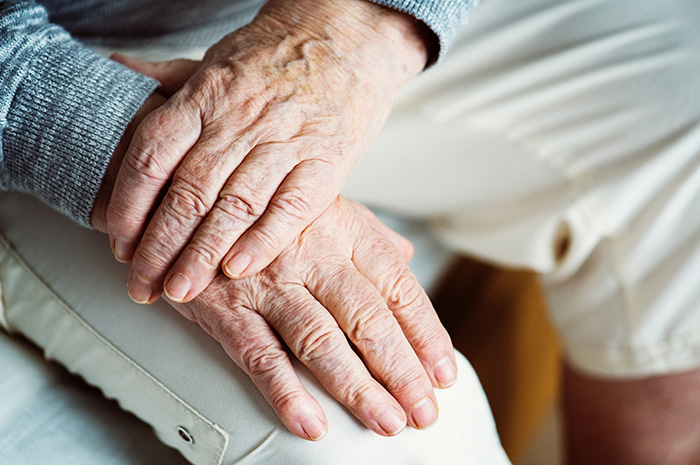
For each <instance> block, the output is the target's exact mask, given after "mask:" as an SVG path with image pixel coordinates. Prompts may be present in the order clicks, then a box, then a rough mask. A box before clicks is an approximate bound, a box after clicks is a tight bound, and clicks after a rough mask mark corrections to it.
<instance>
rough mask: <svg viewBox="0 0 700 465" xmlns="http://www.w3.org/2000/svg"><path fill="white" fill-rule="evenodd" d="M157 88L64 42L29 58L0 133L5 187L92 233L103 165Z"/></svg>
mask: <svg viewBox="0 0 700 465" xmlns="http://www.w3.org/2000/svg"><path fill="white" fill-rule="evenodd" d="M157 85H158V82H157V81H155V80H153V79H150V78H148V77H146V76H143V75H141V74H138V73H136V72H134V71H131V70H130V69H127V68H125V67H124V66H122V65H120V64H118V63H116V62H113V61H112V60H109V59H107V58H104V57H102V56H100V55H98V54H96V53H95V52H93V51H91V50H88V49H87V48H85V47H84V46H82V45H81V44H79V43H77V42H75V41H73V40H72V39H70V38H69V37H67V35H66V38H65V39H63V40H57V41H53V42H50V43H49V44H47V46H46V48H44V49H43V50H42V51H41V52H40V53H39V54H38V55H37V56H35V57H33V58H32V61H31V64H30V67H29V69H28V70H27V73H26V78H25V79H24V80H23V81H22V83H21V84H20V85H19V87H18V88H17V92H16V94H15V96H14V99H13V101H12V104H11V106H10V110H9V113H8V115H7V123H8V124H7V127H6V128H5V131H4V132H3V147H2V149H3V150H2V151H3V158H4V160H3V161H4V165H5V166H4V168H5V170H4V173H3V175H4V176H3V178H4V179H3V184H5V186H6V187H7V188H9V189H13V190H18V191H23V192H28V193H31V194H32V195H34V196H36V197H38V198H40V199H42V200H43V201H45V202H46V203H48V204H49V205H51V206H52V207H54V208H56V209H58V210H59V211H61V212H63V213H65V214H67V215H69V216H70V217H72V218H73V219H74V220H76V221H77V222H79V223H81V224H83V225H85V226H88V227H90V226H91V223H90V215H91V212H92V208H93V205H94V203H95V198H96V196H97V192H98V190H99V188H100V185H101V183H102V178H103V176H104V173H105V170H106V169H107V165H108V163H109V160H110V158H111V156H112V153H113V152H114V149H115V148H116V146H117V144H118V143H119V140H120V139H121V137H122V135H123V133H124V131H125V129H126V127H127V125H128V124H129V122H130V121H131V119H132V118H133V116H134V114H135V113H136V112H137V111H138V109H139V108H140V107H141V105H142V104H143V102H144V101H145V100H146V98H147V97H148V96H149V95H150V94H151V93H152V92H153V91H154V90H155V88H156V87H157Z"/></svg>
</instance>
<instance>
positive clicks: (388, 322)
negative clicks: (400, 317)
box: [348, 304, 396, 345]
mask: <svg viewBox="0 0 700 465" xmlns="http://www.w3.org/2000/svg"><path fill="white" fill-rule="evenodd" d="M395 328H396V320H395V319H394V317H393V315H392V314H391V313H390V312H389V311H387V310H384V309H383V308H381V307H378V306H376V305H373V304H365V305H364V306H363V307H360V308H359V309H358V311H357V312H356V313H355V316H354V318H353V319H352V320H351V321H350V325H349V328H348V337H349V338H350V340H352V341H353V342H354V343H355V344H358V345H366V344H368V345H375V344H378V343H380V342H384V341H386V340H388V338H389V337H391V335H392V334H393V333H394V330H395Z"/></svg>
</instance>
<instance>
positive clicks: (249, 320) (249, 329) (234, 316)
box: [200, 299, 328, 441]
mask: <svg viewBox="0 0 700 465" xmlns="http://www.w3.org/2000/svg"><path fill="white" fill-rule="evenodd" d="M220 302H222V300H221V299H218V300H217V303H216V304H213V305H214V307H215V308H217V309H219V307H220V306H221V303H220ZM207 305H208V306H209V308H207V309H200V312H211V311H212V303H211V302H209V303H208V304H207ZM219 315H220V317H219V318H218V322H217V323H214V324H211V323H209V324H207V326H208V327H209V331H211V332H213V333H214V334H212V335H213V336H214V337H215V338H216V339H217V340H218V341H219V342H220V343H221V345H222V347H223V348H224V350H225V351H226V353H227V354H228V355H229V357H231V359H232V360H233V361H234V362H235V363H236V364H237V365H238V366H239V367H240V368H241V369H242V370H243V371H244V372H245V373H246V374H247V375H248V376H249V377H250V379H251V380H252V381H253V383H254V384H255V385H256V386H257V387H258V389H259V390H260V392H261V393H262V395H263V396H264V397H265V399H266V400H267V402H268V403H269V404H270V405H271V406H272V408H273V409H274V411H275V413H276V414H277V416H278V417H279V419H280V420H281V421H282V423H284V425H285V426H286V427H287V428H288V429H289V430H290V431H291V432H292V433H294V434H296V435H297V436H299V437H301V438H303V439H309V440H313V441H316V440H319V439H321V438H322V437H323V436H325V434H326V431H327V429H328V426H327V425H328V421H327V419H326V416H325V414H324V413H323V410H322V408H321V406H320V405H319V404H318V402H317V401H316V399H314V398H313V396H312V395H311V394H309V393H308V391H307V390H306V389H305V388H304V386H303V385H302V383H301V381H300V380H299V377H298V376H297V374H296V372H295V370H294V367H293V366H292V363H291V361H290V360H289V356H288V355H287V352H286V350H285V347H284V346H283V344H282V343H281V342H280V340H279V338H278V336H277V335H276V334H275V333H274V331H273V330H272V328H270V326H269V325H268V324H267V322H266V321H265V320H264V319H263V318H262V317H261V316H260V315H259V314H258V313H257V312H255V311H253V310H251V309H244V308H239V309H238V311H233V309H230V308H221V309H220V311H219ZM224 315H225V316H224ZM221 322H223V323H221ZM212 327H216V328H217V329H216V330H212V329H211V328H212Z"/></svg>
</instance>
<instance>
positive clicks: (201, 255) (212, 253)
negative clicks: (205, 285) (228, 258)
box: [189, 240, 221, 270]
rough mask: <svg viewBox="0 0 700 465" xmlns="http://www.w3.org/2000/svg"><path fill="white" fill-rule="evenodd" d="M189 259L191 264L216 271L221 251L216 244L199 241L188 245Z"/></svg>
mask: <svg viewBox="0 0 700 465" xmlns="http://www.w3.org/2000/svg"><path fill="white" fill-rule="evenodd" d="M189 253H190V254H191V255H190V257H192V258H193V262H194V263H197V264H199V265H202V266H203V267H205V268H207V269H208V270H217V269H218V268H219V263H220V262H221V249H220V248H219V247H218V246H217V245H216V244H211V243H210V242H208V241H205V240H200V241H196V242H193V243H191V244H190V245H189Z"/></svg>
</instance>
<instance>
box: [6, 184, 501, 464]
mask: <svg viewBox="0 0 700 465" xmlns="http://www.w3.org/2000/svg"><path fill="white" fill-rule="evenodd" d="M0 233H1V234H2V236H4V239H2V240H0V282H2V289H3V294H2V301H3V303H4V308H5V312H6V313H5V316H6V320H7V321H8V322H9V326H10V330H12V331H16V332H18V333H21V334H24V335H26V336H27V337H28V338H29V339H31V340H32V341H33V342H35V343H36V344H37V345H39V346H40V347H42V348H44V351H45V354H46V356H47V357H49V358H50V359H54V360H57V361H59V362H60V363H61V364H63V365H65V366H66V367H67V368H68V369H69V370H70V371H72V372H75V373H78V374H80V375H81V376H82V377H84V378H85V379H86V380H87V381H88V382H90V383H91V384H94V385H96V386H98V387H99V388H100V389H101V390H102V391H103V392H104V394H105V395H106V396H107V397H113V398H115V399H117V401H118V402H119V403H120V405H121V406H122V408H124V409H126V410H129V411H131V412H133V413H134V414H136V415H137V416H139V417H140V418H141V419H143V420H144V421H146V422H148V423H149V424H151V425H152V426H153V428H154V429H155V431H156V434H157V435H158V437H159V438H160V439H161V440H162V441H163V442H164V443H166V444H168V445H170V446H172V447H175V448H177V449H178V450H180V451H181V452H182V454H183V455H184V456H185V457H186V458H187V459H188V460H189V461H191V462H192V463H194V464H196V465H200V464H201V465H204V464H220V463H221V464H241V465H244V464H245V465H253V464H261V465H262V464H265V465H275V464H280V465H282V464H285V465H286V464H291V465H294V464H304V465H307V464H308V465H314V464H318V465H321V464H324V465H326V464H330V465H334V464H342V465H346V464H347V465H355V464H358V463H386V464H397V465H399V464H401V465H414V464H415V465H422V464H436V465H444V464H448V465H450V464H455V465H457V464H465V465H466V464H470V465H471V464H474V465H482V464H483V465H505V464H508V463H509V462H508V459H507V457H506V456H505V453H504V452H503V450H502V448H501V446H500V443H499V441H498V437H497V435H496V431H495V426H494V424H493V419H492V418H491V414H490V411H489V408H488V404H487V402H486V398H485V396H484V394H483V391H482V390H481V387H480V385H479V382H478V380H477V378H476V375H475V374H474V372H473V370H472V369H471V367H470V366H469V364H468V363H467V361H466V360H465V359H464V358H463V357H461V356H460V357H459V381H458V382H457V384H456V385H455V386H453V387H452V388H450V389H447V390H439V391H438V392H437V398H438V402H439V404H440V407H441V412H440V419H439V421H438V423H437V424H436V425H434V426H433V427H432V428H430V429H429V430H427V431H415V430H407V431H405V432H403V433H402V434H400V435H399V436H397V437H394V438H384V437H380V436H378V435H376V434H374V433H372V432H371V431H369V430H368V429H366V428H365V427H364V426H363V425H362V424H360V423H359V422H358V421H356V420H354V419H353V417H352V416H351V415H350V414H349V413H348V412H347V411H346V410H345V409H344V408H342V407H341V406H340V405H339V404H337V403H336V402H335V401H334V400H333V399H332V398H330V397H329V396H328V395H327V394H326V393H325V392H324V390H323V389H322V388H321V387H320V385H318V384H317V383H316V382H315V381H314V380H313V378H312V376H311V375H310V374H309V373H308V372H307V371H306V370H305V369H303V367H301V366H296V368H297V370H298V371H299V373H300V376H301V378H302V381H303V382H304V383H305V385H306V386H307V388H308V389H309V391H310V392H311V393H312V395H314V397H316V398H317V399H318V400H319V402H320V403H321V405H322V407H323V408H324V411H325V412H326V414H327V416H328V419H329V432H328V435H327V436H326V437H325V438H324V439H323V440H321V441H320V442H317V443H312V442H309V441H305V440H302V439H299V438H297V437H296V436H293V435H292V434H291V433H289V432H288V431H287V430H286V429H285V427H284V426H283V425H282V424H281V423H280V422H279V420H278V419H277V418H276V417H275V415H274V413H273V411H272V409H271V408H270V407H269V406H268V405H267V403H266V402H265V400H264V399H263V398H262V396H261V395H260V394H259V393H258V391H257V389H256V388H255V386H254V385H253V384H252V382H250V380H249V379H248V378H247V376H246V375H245V374H244V373H242V372H241V371H240V370H239V369H237V367H235V365H234V364H233V362H231V361H230V360H229V359H228V358H227V356H226V354H225V353H224V352H223V349H221V347H220V346H219V345H218V343H216V341H214V340H213V339H211V338H210V337H209V336H207V335H206V334H205V333H204V332H203V331H202V330H201V329H200V328H198V327H197V326H196V325H194V324H193V323H190V322H188V321H186V320H185V319H184V318H182V317H180V315H179V314H178V313H177V312H176V311H175V310H173V309H171V308H170V307H169V306H168V305H167V304H165V303H164V302H162V301H159V302H158V303H156V304H155V305H153V306H149V307H143V306H140V305H137V304H134V303H133V302H131V301H130V300H129V299H128V297H127V296H126V293H125V290H124V279H125V274H126V267H125V266H124V265H121V264H119V263H117V262H115V261H114V258H113V257H112V255H111V253H110V251H109V247H108V246H107V239H106V237H105V236H103V235H101V234H100V233H97V232H94V231H88V230H85V229H83V228H80V227H79V226H77V225H75V224H73V223H71V222H70V221H69V220H68V219H66V218H64V217H61V216H60V215H59V214H57V213H55V212H52V211H49V210H48V208H47V207H45V206H43V205H40V204H39V203H38V202H37V201H36V200H34V199H31V198H29V197H26V196H22V195H20V194H3V195H2V196H0ZM0 389H2V383H0ZM38 402H40V403H41V399H38ZM26 421H27V423H26V424H25V423H23V421H18V422H17V423H18V426H17V427H18V428H20V429H22V428H29V429H32V428H34V427H35V425H32V423H31V421H30V419H26ZM179 428H185V430H186V431H187V432H188V433H189V434H191V436H192V437H193V438H194V442H193V443H191V444H189V443H187V442H185V441H183V439H182V438H181V437H180V435H179ZM1 454H2V451H1V450H0V455H1ZM45 457H46V456H45ZM51 458H52V459H53V458H54V457H53V455H52V456H51ZM21 461H22V463H27V462H25V461H24V460H21Z"/></svg>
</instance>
